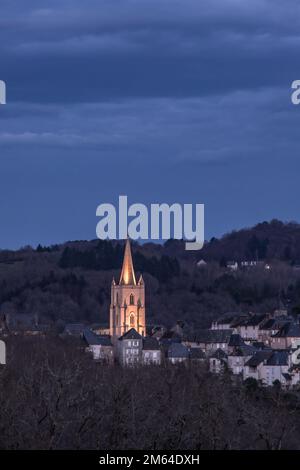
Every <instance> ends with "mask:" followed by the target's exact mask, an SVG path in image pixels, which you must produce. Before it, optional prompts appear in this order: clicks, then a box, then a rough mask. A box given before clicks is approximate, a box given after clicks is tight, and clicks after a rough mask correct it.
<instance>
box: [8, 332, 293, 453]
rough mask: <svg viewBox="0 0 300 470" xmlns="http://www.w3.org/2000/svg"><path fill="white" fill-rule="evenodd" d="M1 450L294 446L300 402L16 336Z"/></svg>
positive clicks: (192, 371) (182, 370)
mask: <svg viewBox="0 0 300 470" xmlns="http://www.w3.org/2000/svg"><path fill="white" fill-rule="evenodd" d="M0 396H1V407H0V448H1V449H112V450H113V449H122V450H123V449H148V450H153V449H163V450H173V449H174V450H184V449H195V450H198V449H299V448H300V444H299V443H300V399H299V395H298V394H297V393H296V392H293V393H287V392H283V391H282V390H280V388H278V387H276V386H274V387H273V388H271V389H260V388H257V386H256V384H255V383H252V382H249V383H246V384H239V385H233V383H232V379H231V377H230V376H229V375H226V374H225V375H224V376H221V377H216V376H212V375H211V374H210V373H208V372H207V370H206V369H205V367H203V368H201V367H200V366H199V365H195V366H189V367H185V366H178V367H177V366H176V367H175V366H161V367H144V368H133V369H122V368H120V367H118V366H115V367H105V366H103V365H100V364H98V363H95V362H93V361H92V360H91V359H90V357H89V356H88V355H87V354H85V353H83V351H82V350H81V349H80V346H79V343H74V342H73V341H72V342H71V343H68V342H66V341H62V340H59V339H54V338H53V339H38V338H23V339H22V338H18V339H16V338H15V339H11V340H10V342H9V343H8V365H7V366H5V367H1V369H0Z"/></svg>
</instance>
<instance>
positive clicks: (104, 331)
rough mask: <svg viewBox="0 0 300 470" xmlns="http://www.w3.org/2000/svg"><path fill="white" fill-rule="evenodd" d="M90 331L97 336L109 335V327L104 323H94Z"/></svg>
mask: <svg viewBox="0 0 300 470" xmlns="http://www.w3.org/2000/svg"><path fill="white" fill-rule="evenodd" d="M89 329H90V330H91V331H93V332H94V333H96V334H97V335H102V336H107V335H109V326H108V325H105V324H103V323H92V325H90V326H89Z"/></svg>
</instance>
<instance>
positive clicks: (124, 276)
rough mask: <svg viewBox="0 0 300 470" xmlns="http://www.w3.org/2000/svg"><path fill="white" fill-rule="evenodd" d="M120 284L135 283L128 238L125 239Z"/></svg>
mask: <svg viewBox="0 0 300 470" xmlns="http://www.w3.org/2000/svg"><path fill="white" fill-rule="evenodd" d="M119 284H120V285H124V284H125V285H133V286H135V285H136V280H135V274H134V268H133V262H132V256H131V248H130V241H129V238H127V240H126V245H125V252H124V260H123V267H122V272H121V277H120V282H119Z"/></svg>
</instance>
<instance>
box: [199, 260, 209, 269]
mask: <svg viewBox="0 0 300 470" xmlns="http://www.w3.org/2000/svg"><path fill="white" fill-rule="evenodd" d="M196 266H197V268H205V267H206V266H207V262H206V261H204V259H200V260H199V261H197V263H196Z"/></svg>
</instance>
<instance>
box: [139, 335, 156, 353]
mask: <svg viewBox="0 0 300 470" xmlns="http://www.w3.org/2000/svg"><path fill="white" fill-rule="evenodd" d="M143 349H144V350H147V351H156V350H159V349H160V347H159V342H158V341H157V339H156V338H152V337H151V336H146V338H144V339H143Z"/></svg>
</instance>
